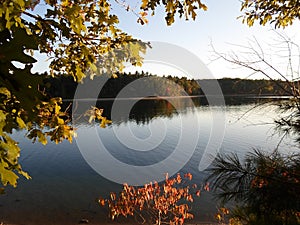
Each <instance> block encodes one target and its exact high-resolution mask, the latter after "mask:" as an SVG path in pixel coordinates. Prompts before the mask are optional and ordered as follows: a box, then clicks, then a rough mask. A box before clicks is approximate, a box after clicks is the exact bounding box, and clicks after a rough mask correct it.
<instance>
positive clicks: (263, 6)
mask: <svg viewBox="0 0 300 225" xmlns="http://www.w3.org/2000/svg"><path fill="white" fill-rule="evenodd" d="M241 11H243V12H244V15H243V16H242V18H243V22H245V23H247V24H248V25H249V26H252V25H253V24H254V22H255V21H256V20H258V21H259V24H260V25H265V24H267V23H268V22H270V23H274V24H275V28H276V27H286V26H289V25H292V24H293V22H294V20H296V19H300V14H299V11H300V2H299V1H298V0H290V1H286V0H255V1H253V0H244V1H242V8H241Z"/></svg>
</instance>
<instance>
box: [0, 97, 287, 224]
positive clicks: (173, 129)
mask: <svg viewBox="0 0 300 225" xmlns="http://www.w3.org/2000/svg"><path fill="white" fill-rule="evenodd" d="M205 101H206V100H205V98H193V99H192V101H190V100H187V99H177V100H173V101H172V104H171V103H170V101H166V100H151V101H150V100H144V101H138V102H137V103H135V104H134V105H133V107H132V108H131V109H130V113H129V114H127V115H126V113H122V111H120V112H119V113H115V114H114V116H113V118H112V119H113V124H112V125H110V126H109V127H108V128H106V129H100V128H99V127H98V126H97V124H94V125H87V124H86V123H84V121H81V122H80V124H79V125H78V130H79V131H83V133H86V134H88V132H97V135H98V136H99V138H101V140H102V141H103V144H104V146H105V148H106V149H108V150H109V153H110V154H111V155H112V156H113V157H115V158H117V159H118V160H120V161H122V162H124V163H127V164H130V165H139V166H141V165H151V164H154V163H157V162H159V161H162V160H164V159H165V158H167V157H168V156H169V155H170V154H172V152H173V151H174V148H175V147H176V145H177V144H178V140H179V138H180V135H181V131H182V123H186V124H193V123H195V121H196V120H198V122H199V133H198V136H199V138H198V139H197V140H198V141H197V145H196V147H195V151H194V153H193V155H192V157H191V158H190V160H189V161H188V163H186V165H184V167H183V168H182V169H181V172H182V173H185V172H191V173H192V174H193V175H194V182H196V183H198V184H199V183H201V182H202V180H203V177H204V174H203V172H200V171H199V170H198V165H199V162H200V160H201V157H202V154H203V151H204V149H205V147H206V145H207V143H208V140H209V139H210V138H211V137H210V135H211V127H212V123H213V121H212V112H213V113H215V115H218V114H220V116H221V114H223V113H224V108H223V107H218V106H212V107H208V106H207V103H206V102H205ZM234 101H235V102H234V104H231V105H229V104H228V101H227V104H228V106H227V107H226V121H225V124H226V130H225V137H224V140H223V141H222V146H221V148H220V151H221V152H237V153H238V154H239V155H241V156H242V155H244V154H245V152H247V151H249V150H251V148H253V147H257V148H262V149H264V150H266V151H272V150H273V149H274V148H275V147H276V145H277V143H278V141H279V139H280V137H279V136H277V135H273V136H272V125H271V124H268V123H270V122H272V119H273V118H274V117H276V114H275V112H274V106H268V107H267V108H264V107H261V108H255V109H253V110H252V111H251V110H250V109H252V108H253V106H254V104H253V103H252V102H253V101H254V100H253V99H248V102H247V103H246V104H245V103H243V104H242V102H241V101H238V100H237V99H235V100H234ZM119 104H124V107H126V104H128V101H123V102H122V103H119ZM112 105H113V102H112V101H99V102H98V106H99V107H102V108H104V112H105V113H106V115H107V116H108V117H110V116H111V115H112V114H111V113H112V110H111V109H112ZM121 106H122V105H121ZM249 110H250V112H249V113H246V112H248V111H249ZM245 113H246V114H245ZM128 130H130V132H131V135H133V136H135V137H136V138H137V139H138V140H140V141H141V143H143V141H144V146H143V147H144V150H145V149H146V150H147V151H146V150H145V151H137V150H135V148H139V147H140V146H130V147H128V144H124V142H126V137H127V136H126V135H128ZM151 132H154V133H156V134H160V133H164V134H165V136H163V137H160V136H159V135H157V136H155V135H154V137H153V138H151V137H152V134H153V133H151ZM189 132H190V134H192V133H193V132H194V130H190V131H189ZM116 134H118V135H119V136H122V137H125V138H124V139H122V138H120V137H119V136H118V135H116ZM14 135H15V138H16V139H18V140H19V142H20V146H21V148H22V149H23V151H22V156H21V164H22V165H23V168H24V170H26V171H28V172H29V173H30V175H31V176H32V177H33V179H32V180H29V181H26V180H23V179H20V181H19V186H18V188H16V189H14V188H7V194H6V195H4V196H0V222H1V221H4V222H10V223H19V224H77V223H78V221H80V220H81V219H83V218H85V219H88V220H89V221H90V222H91V223H98V224H101V223H104V222H108V221H109V220H108V219H107V211H105V210H104V209H102V208H100V207H99V206H98V205H97V203H96V201H95V199H97V198H98V197H99V196H107V195H108V194H109V192H110V191H118V190H120V188H121V185H119V184H117V183H114V182H112V181H109V180H107V179H105V178H104V177H102V176H101V175H99V174H97V173H96V172H95V171H94V170H93V169H91V167H90V166H89V165H88V164H87V163H86V161H85V160H84V159H83V157H82V155H81V153H80V151H79V149H78V146H77V145H76V143H73V144H69V143H68V142H63V143H62V144H60V145H55V144H53V143H50V144H48V145H47V146H42V145H41V144H39V143H36V144H32V143H31V142H30V141H28V140H25V139H24V138H23V137H24V134H23V133H20V132H16V133H15V134H14ZM147 141H148V142H147ZM291 143H292V142H291V140H286V141H285V142H284V143H283V144H282V148H283V149H292V148H291V146H290V144H291ZM152 144H156V145H157V146H156V147H155V148H153V149H147V146H150V147H151V146H152ZM184 144H185V145H184V146H185V147H186V148H188V147H189V145H191V143H190V142H189V141H187V142H186V143H184ZM87 146H88V145H87ZM150 147H149V148H150ZM81 150H82V149H81ZM174 163H176V162H174ZM113 167H114V165H111V168H113ZM149 173H151V171H149ZM132 176H135V174H132ZM215 207H216V203H215V202H214V201H212V200H211V196H210V194H209V193H206V194H204V195H203V196H201V198H200V199H199V200H197V201H196V203H195V206H194V208H193V210H194V213H195V214H196V220H199V221H207V220H212V218H213V214H214V212H215V211H214V210H215ZM121 221H124V220H121Z"/></svg>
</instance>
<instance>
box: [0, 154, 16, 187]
mask: <svg viewBox="0 0 300 225" xmlns="http://www.w3.org/2000/svg"><path fill="white" fill-rule="evenodd" d="M7 167H8V165H7V163H5V162H4V161H3V160H2V159H0V176H1V181H2V183H3V184H4V185H5V186H6V185H7V184H10V185H12V186H13V187H16V186H17V179H18V178H19V177H18V176H17V175H16V174H15V173H14V172H13V171H11V170H9V169H7Z"/></svg>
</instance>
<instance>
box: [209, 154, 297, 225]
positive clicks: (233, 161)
mask: <svg viewBox="0 0 300 225" xmlns="http://www.w3.org/2000/svg"><path fill="white" fill-rule="evenodd" d="M299 156H300V155H299V154H293V155H282V154H280V153H279V152H278V151H274V152H273V153H271V154H266V153H263V152H261V151H258V150H256V151H255V152H254V153H249V154H248V155H247V156H246V157H245V159H244V160H243V161H241V160H240V159H239V158H238V156H237V155H236V154H231V155H218V156H217V158H216V159H215V161H214V162H213V164H212V167H211V168H209V169H208V171H209V172H210V175H209V176H208V178H207V181H209V182H210V187H211V188H212V190H213V191H215V193H216V194H217V196H218V198H219V199H221V200H222V202H223V203H227V202H229V201H231V200H233V201H234V202H235V203H236V204H237V206H235V207H234V209H233V213H232V214H231V217H232V219H231V221H232V224H234V223H233V222H234V221H239V222H240V224H262V225H263V224H278V225H279V224H286V225H288V224H299V223H300V214H299V211H300V183H299V181H300V173H299V171H300V157H299Z"/></svg>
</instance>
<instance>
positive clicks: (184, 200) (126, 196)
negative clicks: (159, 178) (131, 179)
mask: <svg viewBox="0 0 300 225" xmlns="http://www.w3.org/2000/svg"><path fill="white" fill-rule="evenodd" d="M191 180H192V174H190V173H187V174H185V175H184V176H183V177H182V176H181V175H180V174H179V173H178V174H177V176H176V177H174V178H168V175H166V179H165V181H164V182H163V183H158V182H154V183H152V182H150V183H148V184H145V185H144V187H139V188H136V187H133V186H129V185H127V184H124V185H123V190H122V191H121V192H120V193H119V196H117V195H116V194H115V193H111V194H110V198H108V199H103V198H100V199H99V204H100V205H101V206H107V207H108V209H109V213H110V215H109V216H110V217H111V219H115V218H116V217H118V216H120V215H121V216H124V217H128V216H135V218H136V220H137V222H140V223H145V222H149V223H151V224H158V225H160V224H170V225H177V224H183V223H184V222H185V220H186V219H193V217H194V216H193V214H192V213H190V210H191V203H192V202H193V201H194V197H195V196H196V197H199V196H200V189H197V185H196V184H190V182H191ZM206 188H207V185H206Z"/></svg>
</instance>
